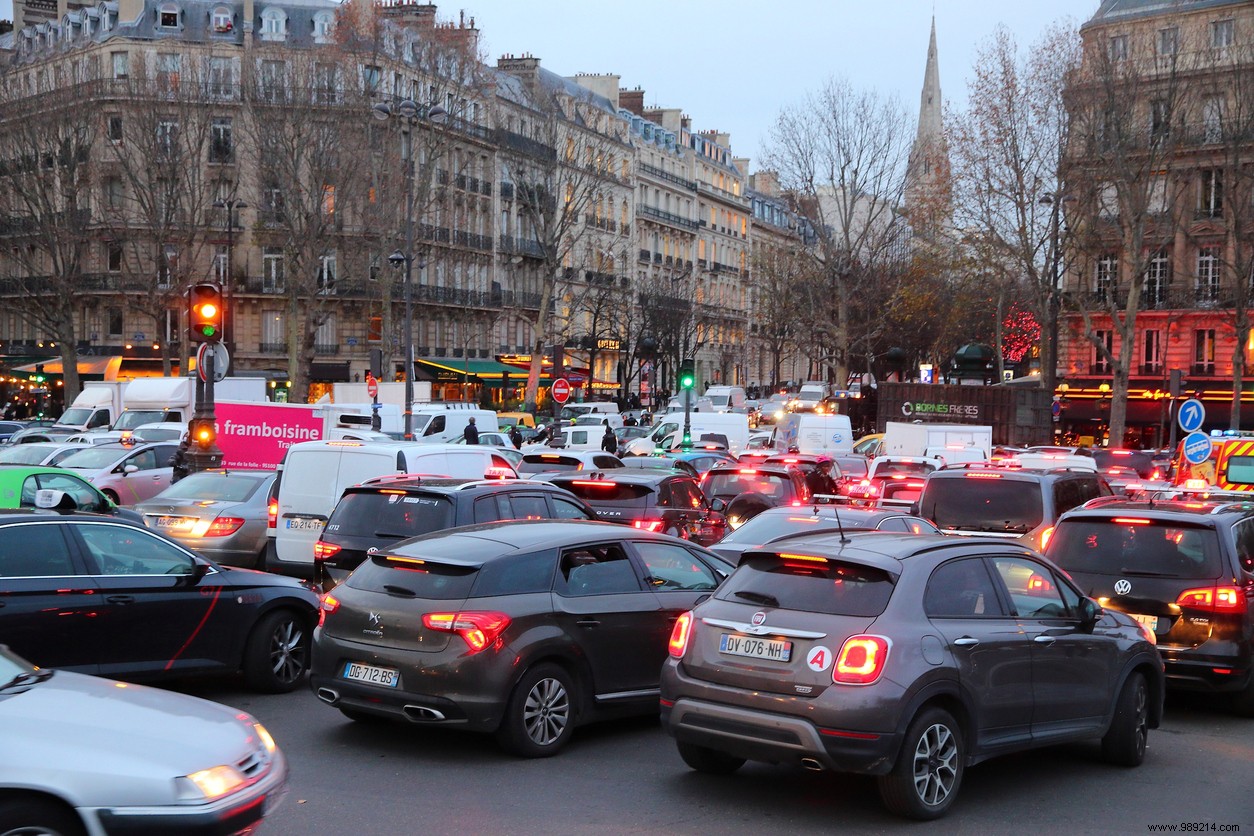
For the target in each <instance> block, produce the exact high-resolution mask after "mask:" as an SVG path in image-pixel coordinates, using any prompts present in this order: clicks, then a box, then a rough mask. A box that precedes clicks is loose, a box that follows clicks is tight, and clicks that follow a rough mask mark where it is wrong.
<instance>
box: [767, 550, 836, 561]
mask: <svg viewBox="0 0 1254 836" xmlns="http://www.w3.org/2000/svg"><path fill="white" fill-rule="evenodd" d="M779 556H780V557H782V558H784V559H786V560H805V561H809V562H810V563H826V562H827V558H826V557H817V556H815V555H812V554H791V553H789V552H780V553H779Z"/></svg>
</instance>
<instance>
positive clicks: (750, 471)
mask: <svg viewBox="0 0 1254 836" xmlns="http://www.w3.org/2000/svg"><path fill="white" fill-rule="evenodd" d="M739 473H740V475H741V476H757V475H758V471H757V470H756V469H755V468H752V467H742V468H740V470H739Z"/></svg>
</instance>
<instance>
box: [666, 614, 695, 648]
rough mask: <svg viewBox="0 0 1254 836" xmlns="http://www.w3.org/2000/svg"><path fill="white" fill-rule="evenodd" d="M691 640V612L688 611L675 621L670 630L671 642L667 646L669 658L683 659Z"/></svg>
mask: <svg viewBox="0 0 1254 836" xmlns="http://www.w3.org/2000/svg"><path fill="white" fill-rule="evenodd" d="M691 638H692V611H691V610H689V611H688V612H686V613H682V614H681V615H680V616H679V618H676V619H675V627H674V629H673V630H671V641H670V644H669V645H668V646H667V649H668V650H669V651H670V654H671V656H673V657H675V658H676V659H682V658H684V653H685V652H686V651H687V650H688V640H689V639H691Z"/></svg>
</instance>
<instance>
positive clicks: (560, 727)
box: [523, 679, 570, 746]
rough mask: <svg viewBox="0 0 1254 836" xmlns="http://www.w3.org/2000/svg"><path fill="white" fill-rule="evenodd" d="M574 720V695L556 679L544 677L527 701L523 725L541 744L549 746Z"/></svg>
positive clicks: (535, 741) (535, 740)
mask: <svg viewBox="0 0 1254 836" xmlns="http://www.w3.org/2000/svg"><path fill="white" fill-rule="evenodd" d="M569 723H570V695H569V694H567V693H566V687H565V686H564V685H562V683H561V682H559V681H558V680H556V679H541V680H540V681H539V682H537V683H536V684H535V685H534V686H532V688H531V691H530V692H528V694H527V700H526V702H525V703H524V704H523V726H524V728H525V729H526V731H527V737H529V738H531V740H532V742H533V743H535V744H536V745H537V746H548V745H549V744H551V743H553V742H554V741H556V740H557V739H558V738H560V737H561V736H562V732H563V731H564V730H565V729H566V726H567V725H568V724H569Z"/></svg>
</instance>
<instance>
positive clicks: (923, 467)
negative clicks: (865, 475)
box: [873, 462, 936, 478]
mask: <svg viewBox="0 0 1254 836" xmlns="http://www.w3.org/2000/svg"><path fill="white" fill-rule="evenodd" d="M935 469H936V465H935V464H933V463H932V462H880V463H879V464H877V465H875V473H874V474H873V475H875V476H877V477H881V478H882V477H885V476H892V475H893V474H894V473H900V474H902V475H905V476H924V475H926V474H928V473H931V472H932V471H933V470H935Z"/></svg>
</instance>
